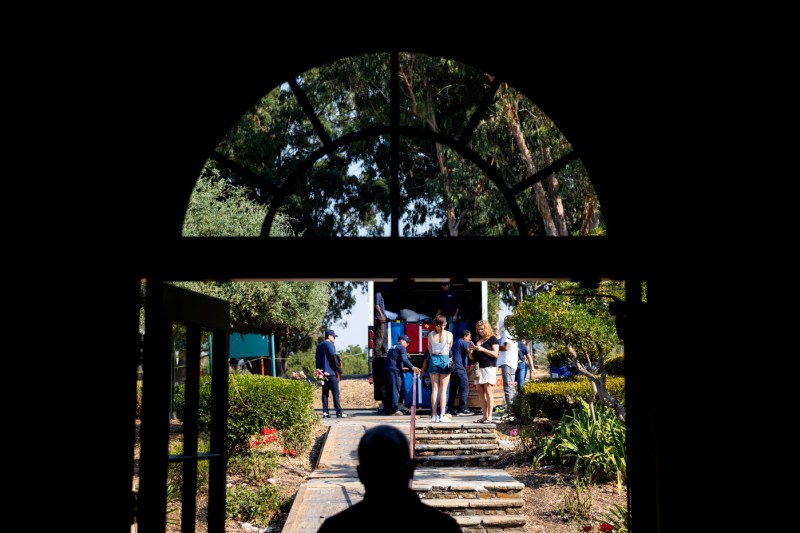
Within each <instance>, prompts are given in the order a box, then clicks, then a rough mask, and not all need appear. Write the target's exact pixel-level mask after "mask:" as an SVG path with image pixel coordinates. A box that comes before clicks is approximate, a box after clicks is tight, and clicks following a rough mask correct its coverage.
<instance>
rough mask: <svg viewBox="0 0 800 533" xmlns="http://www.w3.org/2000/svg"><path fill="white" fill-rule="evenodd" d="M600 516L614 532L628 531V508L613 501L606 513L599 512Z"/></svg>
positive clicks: (623, 532)
mask: <svg viewBox="0 0 800 533" xmlns="http://www.w3.org/2000/svg"><path fill="white" fill-rule="evenodd" d="M600 516H601V517H602V518H603V519H604V520H605V521H606V522H607V523H608V524H609V525H611V526H613V527H614V529H613V531H614V533H628V532H629V531H630V520H631V514H630V513H629V512H628V509H626V508H625V507H622V506H621V505H620V504H618V503H615V504H614V505H613V506H612V507H611V509H610V511H609V512H608V513H601V514H600Z"/></svg>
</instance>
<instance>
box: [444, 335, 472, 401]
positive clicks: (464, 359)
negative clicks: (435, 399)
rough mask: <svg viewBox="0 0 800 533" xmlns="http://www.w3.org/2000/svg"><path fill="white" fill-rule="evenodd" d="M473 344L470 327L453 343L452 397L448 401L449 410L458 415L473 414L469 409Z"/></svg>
mask: <svg viewBox="0 0 800 533" xmlns="http://www.w3.org/2000/svg"><path fill="white" fill-rule="evenodd" d="M471 345H472V333H470V331H469V330H468V329H465V330H464V331H462V332H461V338H460V339H458V340H457V341H456V343H455V344H454V345H453V367H452V368H451V369H450V373H451V374H452V381H451V382H450V397H449V398H448V400H447V403H448V411H449V412H450V413H451V414H455V415H456V416H469V415H471V414H472V413H470V412H469V410H468V409H467V398H468V397H469V378H468V377H467V365H468V364H469V350H470V348H471ZM456 397H458V405H459V407H458V412H456V411H455V403H456Z"/></svg>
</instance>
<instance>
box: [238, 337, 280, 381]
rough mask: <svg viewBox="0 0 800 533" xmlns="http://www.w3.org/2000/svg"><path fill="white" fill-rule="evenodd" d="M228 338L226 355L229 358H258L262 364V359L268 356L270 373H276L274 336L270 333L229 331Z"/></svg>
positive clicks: (274, 374)
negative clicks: (270, 364) (270, 365)
mask: <svg viewBox="0 0 800 533" xmlns="http://www.w3.org/2000/svg"><path fill="white" fill-rule="evenodd" d="M228 338H229V339H230V343H229V347H228V356H229V357H230V358H231V359H242V360H243V359H257V358H260V359H261V364H262V365H263V364H264V359H265V358H270V359H271V360H272V375H273V376H276V375H277V374H276V372H275V338H274V337H273V336H272V335H260V334H258V333H248V334H241V333H231V334H230V336H229V337H228ZM262 370H263V366H262ZM251 371H252V370H251ZM262 373H263V372H262Z"/></svg>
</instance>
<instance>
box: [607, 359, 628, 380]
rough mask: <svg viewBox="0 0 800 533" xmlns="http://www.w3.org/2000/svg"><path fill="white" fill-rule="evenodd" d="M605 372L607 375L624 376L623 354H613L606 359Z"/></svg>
mask: <svg viewBox="0 0 800 533" xmlns="http://www.w3.org/2000/svg"><path fill="white" fill-rule="evenodd" d="M606 373H607V374H608V375H609V376H624V375H625V354H620V355H615V356H613V357H609V358H608V359H606Z"/></svg>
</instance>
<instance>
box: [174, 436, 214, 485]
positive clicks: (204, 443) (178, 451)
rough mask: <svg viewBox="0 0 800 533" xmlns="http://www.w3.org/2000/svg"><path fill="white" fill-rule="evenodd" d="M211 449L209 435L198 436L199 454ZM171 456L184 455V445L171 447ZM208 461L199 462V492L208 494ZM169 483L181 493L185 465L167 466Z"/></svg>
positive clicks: (175, 444)
mask: <svg viewBox="0 0 800 533" xmlns="http://www.w3.org/2000/svg"><path fill="white" fill-rule="evenodd" d="M210 449H211V445H210V444H209V442H208V436H207V435H203V434H201V435H198V438H197V453H207V452H208V451H209V450H210ZM169 454H170V455H183V454H184V448H183V443H181V442H178V443H174V444H172V445H170V448H169ZM208 472H209V465H208V461H197V492H206V491H207V490H208ZM167 483H168V485H169V486H174V488H175V490H177V491H178V492H180V491H181V490H182V488H183V463H169V465H168V466H167Z"/></svg>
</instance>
